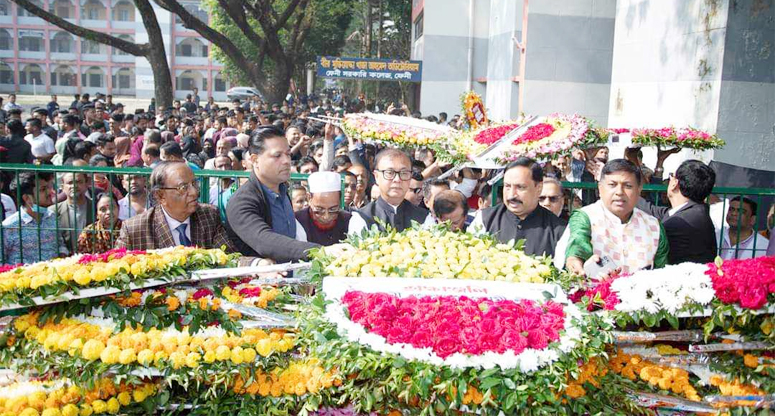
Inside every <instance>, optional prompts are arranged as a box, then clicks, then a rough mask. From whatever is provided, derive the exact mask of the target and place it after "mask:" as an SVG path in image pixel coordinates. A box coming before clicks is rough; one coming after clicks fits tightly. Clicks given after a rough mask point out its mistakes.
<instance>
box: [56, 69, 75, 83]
mask: <svg viewBox="0 0 775 416" xmlns="http://www.w3.org/2000/svg"><path fill="white" fill-rule="evenodd" d="M51 85H53V86H56V85H59V86H62V87H74V86H75V74H74V73H73V70H72V69H70V67H68V66H60V67H58V68H57V69H56V70H55V71H54V72H52V73H51Z"/></svg>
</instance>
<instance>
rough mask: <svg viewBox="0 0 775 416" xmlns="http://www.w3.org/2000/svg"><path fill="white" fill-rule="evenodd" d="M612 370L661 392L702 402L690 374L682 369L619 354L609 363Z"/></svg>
mask: <svg viewBox="0 0 775 416" xmlns="http://www.w3.org/2000/svg"><path fill="white" fill-rule="evenodd" d="M608 365H609V367H610V368H611V370H612V371H613V372H614V373H616V374H621V375H622V376H624V377H627V378H629V379H630V380H636V379H638V378H640V379H641V380H643V381H646V382H648V383H649V384H650V385H652V386H654V387H659V389H660V390H670V391H672V392H673V393H675V394H683V395H684V397H686V398H687V399H689V400H693V401H700V400H701V398H700V395H699V394H697V390H695V388H694V386H692V384H691V383H690V382H689V373H688V372H687V371H686V370H684V369H681V368H675V367H668V366H663V365H658V364H655V363H652V362H650V361H646V360H643V358H642V357H641V356H639V355H628V354H623V353H617V354H616V355H615V356H613V357H611V359H610V360H609V362H608Z"/></svg>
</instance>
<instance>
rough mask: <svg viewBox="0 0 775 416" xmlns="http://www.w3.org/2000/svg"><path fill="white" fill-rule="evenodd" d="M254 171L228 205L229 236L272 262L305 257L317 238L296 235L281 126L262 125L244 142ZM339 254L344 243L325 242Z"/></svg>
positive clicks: (246, 250) (243, 250) (240, 246)
mask: <svg viewBox="0 0 775 416" xmlns="http://www.w3.org/2000/svg"><path fill="white" fill-rule="evenodd" d="M248 151H249V153H250V156H249V160H250V165H251V166H252V167H253V172H252V174H251V175H250V179H249V180H248V182H246V183H245V184H244V185H242V186H241V187H240V188H239V189H238V190H237V192H235V193H234V195H233V196H232V197H231V199H230V200H229V204H228V205H227V206H226V218H227V227H226V230H227V231H228V233H229V237H230V238H231V240H232V241H233V242H234V245H235V246H236V247H237V249H238V250H239V252H241V253H242V254H244V255H248V256H258V257H262V258H270V259H272V260H274V261H276V262H288V261H298V260H304V259H306V258H307V256H308V252H309V250H310V249H312V248H315V247H320V246H319V245H318V244H313V243H308V242H306V241H299V239H297V238H296V237H297V228H301V226H300V225H298V224H297V222H296V217H295V216H294V213H293V208H292V206H291V200H290V198H289V197H288V185H287V182H288V180H289V179H290V176H291V149H290V147H289V146H288V140H287V139H286V138H285V135H284V134H283V131H282V130H281V129H279V128H278V127H275V126H261V127H259V128H257V129H256V130H255V131H253V134H252V135H251V137H250V142H249V146H248ZM326 250H327V251H328V250H331V251H330V252H331V253H332V254H335V253H337V252H338V254H341V253H342V252H343V250H344V247H342V246H329V247H327V248H326Z"/></svg>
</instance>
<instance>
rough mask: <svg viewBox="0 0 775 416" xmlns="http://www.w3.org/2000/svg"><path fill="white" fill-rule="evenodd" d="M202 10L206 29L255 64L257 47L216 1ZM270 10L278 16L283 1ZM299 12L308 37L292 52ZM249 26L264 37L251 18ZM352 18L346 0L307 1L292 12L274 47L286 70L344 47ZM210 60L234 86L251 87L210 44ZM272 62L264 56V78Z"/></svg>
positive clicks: (244, 75) (209, 0)
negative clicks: (305, 22)
mask: <svg viewBox="0 0 775 416" xmlns="http://www.w3.org/2000/svg"><path fill="white" fill-rule="evenodd" d="M202 4H203V7H204V8H205V9H206V10H207V11H208V12H209V13H210V15H211V16H212V18H211V21H210V26H211V27H212V28H213V29H215V30H217V31H219V32H221V33H222V34H223V35H225V36H226V37H228V38H229V39H230V40H231V41H232V42H233V43H234V44H235V46H237V48H238V49H239V50H240V51H241V52H242V53H243V55H244V56H246V57H247V58H248V59H250V60H251V61H253V62H257V61H258V60H259V57H260V55H261V52H260V47H259V45H257V44H255V43H253V42H251V41H250V40H248V38H247V37H245V35H244V34H243V33H242V31H241V30H240V28H239V27H238V26H237V25H236V24H235V23H234V21H233V20H232V19H231V18H229V16H228V14H227V13H226V12H225V11H224V10H223V9H222V8H221V7H220V6H219V5H218V2H217V0H205V1H203V2H202ZM272 4H273V6H272V7H273V8H274V10H275V11H276V12H277V13H278V14H280V13H282V11H283V10H285V7H286V6H287V4H288V1H287V0H282V1H275V2H272ZM300 13H302V14H303V15H304V16H305V19H310V22H311V26H310V28H309V34H308V35H307V37H306V39H305V41H304V42H303V43H302V45H301V48H298V49H295V50H294V49H293V48H292V47H291V46H292V40H291V35H292V29H293V24H294V22H295V21H296V19H297V17H298V15H299V14H300ZM247 17H248V23H249V24H250V27H251V28H252V29H253V31H255V32H256V33H257V34H258V35H259V36H261V37H264V32H263V30H262V29H261V26H260V24H259V23H258V21H257V20H256V19H255V18H253V16H250V15H248V16H247ZM351 19H352V13H351V3H350V2H349V1H348V0H311V1H310V4H309V6H307V8H306V9H305V10H301V11H300V10H298V9H297V10H296V11H295V12H294V14H293V16H292V17H291V18H290V19H288V22H287V23H286V25H285V26H284V27H283V28H281V29H280V30H279V32H278V38H279V39H280V43H281V45H278V46H279V48H281V49H282V50H283V51H284V53H285V54H286V55H287V56H288V57H289V58H290V60H291V63H292V65H293V67H292V68H290V70H291V71H292V72H295V71H296V70H300V69H302V68H303V67H304V65H305V64H306V63H308V62H312V61H314V59H315V57H316V56H318V55H336V54H338V53H339V51H340V49H341V47H342V46H343V45H344V39H345V36H346V34H347V32H346V29H347V27H348V26H349V25H350V20H351ZM213 46H214V47H213V48H212V54H213V58H215V59H217V60H219V61H221V62H223V63H224V71H223V72H224V73H225V74H226V76H227V77H228V78H229V79H230V80H231V81H232V82H234V83H238V84H242V85H251V81H250V79H249V77H248V75H247V73H246V72H245V70H244V67H243V66H242V65H241V63H239V62H233V61H232V60H230V59H229V57H228V56H227V55H226V54H224V53H223V51H222V50H221V49H219V48H218V47H217V46H216V45H213ZM276 64H277V63H276V62H274V61H273V60H272V59H271V58H270V57H269V55H268V54H267V55H266V56H265V57H264V60H263V65H262V67H261V71H262V72H263V73H264V75H265V76H266V77H267V78H271V74H272V72H273V71H274V69H275V65H276ZM255 87H256V88H258V89H259V90H262V91H263V90H264V87H265V86H263V85H256V86H255Z"/></svg>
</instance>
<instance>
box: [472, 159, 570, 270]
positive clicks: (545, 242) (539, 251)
mask: <svg viewBox="0 0 775 416" xmlns="http://www.w3.org/2000/svg"><path fill="white" fill-rule="evenodd" d="M543 179H544V172H543V169H541V165H539V164H538V163H536V161H535V160H533V159H530V158H526V157H520V158H517V159H516V160H515V161H513V162H511V163H510V164H509V165H508V166H506V170H505V171H504V174H503V203H502V204H499V205H497V206H494V207H492V208H486V209H483V210H481V211H479V212H478V213H477V214H476V217H475V218H474V220H473V222H472V223H471V225H470V226H469V227H468V230H469V231H472V232H476V233H479V232H482V231H486V232H488V233H490V234H492V235H494V236H495V237H496V238H497V239H498V241H500V242H502V243H507V242H509V241H512V240H513V241H518V240H525V246H524V250H525V253H527V254H530V255H535V256H541V255H547V256H554V249H555V247H556V246H557V242H558V241H559V240H560V237H561V236H562V233H563V231H564V230H565V224H564V223H563V222H562V220H561V219H560V218H558V217H557V216H556V215H554V214H553V213H552V212H551V211H549V210H548V209H546V208H544V207H542V206H541V205H539V203H538V197H539V195H541V190H542V189H543V185H544V184H543Z"/></svg>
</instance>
